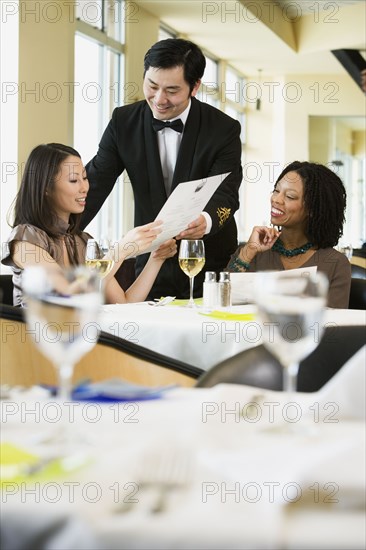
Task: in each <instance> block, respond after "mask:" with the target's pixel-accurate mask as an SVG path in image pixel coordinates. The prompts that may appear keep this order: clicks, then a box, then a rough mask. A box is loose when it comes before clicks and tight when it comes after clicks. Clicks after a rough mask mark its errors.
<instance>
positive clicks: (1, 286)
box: [0, 274, 13, 306]
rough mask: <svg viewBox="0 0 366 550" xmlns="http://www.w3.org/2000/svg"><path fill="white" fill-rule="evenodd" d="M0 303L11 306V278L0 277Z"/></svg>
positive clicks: (8, 276)
mask: <svg viewBox="0 0 366 550" xmlns="http://www.w3.org/2000/svg"><path fill="white" fill-rule="evenodd" d="M0 303H2V304H8V305H10V306H12V305H13V276H12V275H8V274H4V275H0Z"/></svg>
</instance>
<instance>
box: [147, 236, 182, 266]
mask: <svg viewBox="0 0 366 550" xmlns="http://www.w3.org/2000/svg"><path fill="white" fill-rule="evenodd" d="M176 253H177V243H176V241H175V239H169V241H165V243H163V244H161V245H160V246H159V248H157V249H156V250H155V251H154V252H153V253H152V254H151V256H152V258H153V259H154V260H163V261H164V260H166V259H167V258H172V257H173V256H175V255H176Z"/></svg>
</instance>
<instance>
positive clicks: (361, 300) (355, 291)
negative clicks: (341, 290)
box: [348, 268, 366, 309]
mask: <svg viewBox="0 0 366 550" xmlns="http://www.w3.org/2000/svg"><path fill="white" fill-rule="evenodd" d="M360 269H362V268H360ZM348 307H349V309H366V279H355V278H353V277H352V279H351V290H350V295H349V304H348Z"/></svg>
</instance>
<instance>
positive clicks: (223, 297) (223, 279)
mask: <svg viewBox="0 0 366 550" xmlns="http://www.w3.org/2000/svg"><path fill="white" fill-rule="evenodd" d="M218 285H219V306H220V307H225V308H228V307H230V306H231V282H230V273H229V272H228V271H221V273H220V278H219V283H218Z"/></svg>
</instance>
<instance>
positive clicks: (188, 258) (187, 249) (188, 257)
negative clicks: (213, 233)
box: [178, 239, 205, 307]
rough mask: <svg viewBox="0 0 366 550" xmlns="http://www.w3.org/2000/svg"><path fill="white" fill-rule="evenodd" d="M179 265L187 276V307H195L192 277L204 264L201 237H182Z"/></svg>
mask: <svg viewBox="0 0 366 550" xmlns="http://www.w3.org/2000/svg"><path fill="white" fill-rule="evenodd" d="M178 261H179V267H180V268H181V270H182V271H183V272H184V273H185V274H186V275H188V277H189V301H188V304H187V307H196V304H195V303H194V299H193V287H194V277H195V275H198V273H199V272H200V271H201V270H202V268H203V266H204V265H205V245H204V242H203V241H202V240H201V239H196V240H194V239H192V240H190V239H183V240H182V241H181V242H180V247H179V256H178Z"/></svg>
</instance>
